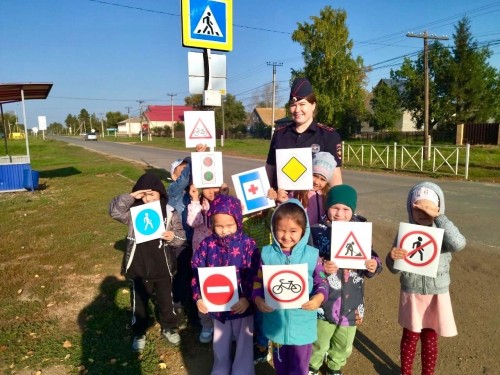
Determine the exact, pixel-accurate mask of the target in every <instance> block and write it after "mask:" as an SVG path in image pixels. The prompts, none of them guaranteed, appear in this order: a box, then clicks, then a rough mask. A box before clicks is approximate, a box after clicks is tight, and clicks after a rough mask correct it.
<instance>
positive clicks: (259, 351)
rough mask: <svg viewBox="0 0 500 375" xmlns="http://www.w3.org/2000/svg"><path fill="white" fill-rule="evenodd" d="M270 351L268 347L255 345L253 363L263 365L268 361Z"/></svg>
mask: <svg viewBox="0 0 500 375" xmlns="http://www.w3.org/2000/svg"><path fill="white" fill-rule="evenodd" d="M267 354H268V350H267V347H261V346H259V345H254V347H253V363H254V364H257V363H261V362H266V361H267Z"/></svg>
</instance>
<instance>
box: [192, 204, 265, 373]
mask: <svg viewBox="0 0 500 375" xmlns="http://www.w3.org/2000/svg"><path fill="white" fill-rule="evenodd" d="M208 220H210V222H211V225H212V231H213V233H212V234H211V235H210V236H208V237H206V238H205V239H204V240H203V241H201V243H200V245H199V246H198V248H197V249H196V251H195V253H194V255H193V259H192V261H191V265H192V268H193V274H194V277H193V281H192V287H193V298H194V300H195V301H196V305H197V306H198V310H199V311H200V313H202V314H207V313H208V312H209V311H208V308H207V305H206V304H205V301H204V300H203V299H202V293H201V288H202V285H200V279H199V275H198V269H199V268H202V267H227V266H234V267H235V268H236V279H237V287H238V291H239V300H238V302H236V303H235V304H234V305H233V306H231V310H230V311H224V312H211V313H210V316H211V317H212V318H213V319H214V334H213V348H214V364H213V367H212V374H243V375H253V374H254V373H255V371H254V366H253V350H252V348H253V309H252V307H251V305H250V297H251V294H252V280H253V277H254V274H255V273H256V272H257V267H258V262H259V258H258V256H259V252H258V251H257V249H256V246H255V241H254V240H253V239H252V238H250V237H248V236H247V235H245V234H244V233H243V215H242V208H241V202H240V201H239V199H237V198H235V197H233V196H230V195H218V196H217V197H216V198H215V199H214V200H213V201H212V204H211V206H210V209H209V211H208ZM233 337H234V339H235V341H236V353H235V355H234V359H232V357H231V346H232V340H233Z"/></svg>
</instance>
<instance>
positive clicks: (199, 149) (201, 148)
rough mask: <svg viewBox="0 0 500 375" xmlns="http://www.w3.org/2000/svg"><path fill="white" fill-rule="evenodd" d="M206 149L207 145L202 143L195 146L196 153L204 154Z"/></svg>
mask: <svg viewBox="0 0 500 375" xmlns="http://www.w3.org/2000/svg"><path fill="white" fill-rule="evenodd" d="M206 149H207V145H204V144H203V143H198V144H197V145H196V152H205V150H206Z"/></svg>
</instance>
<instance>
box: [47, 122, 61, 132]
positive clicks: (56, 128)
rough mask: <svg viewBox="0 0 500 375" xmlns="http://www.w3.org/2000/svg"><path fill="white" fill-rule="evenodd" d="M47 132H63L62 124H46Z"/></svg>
mask: <svg viewBox="0 0 500 375" xmlns="http://www.w3.org/2000/svg"><path fill="white" fill-rule="evenodd" d="M47 133H50V134H64V126H63V124H61V123H60V122H53V123H51V124H50V125H49V126H47Z"/></svg>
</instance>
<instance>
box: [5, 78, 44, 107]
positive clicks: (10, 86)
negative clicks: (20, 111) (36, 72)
mask: <svg viewBox="0 0 500 375" xmlns="http://www.w3.org/2000/svg"><path fill="white" fill-rule="evenodd" d="M51 89H52V83H32V82H26V83H0V104H5V103H14V102H20V101H22V96H21V91H23V92H24V100H28V99H47V96H49V92H50V90H51Z"/></svg>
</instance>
